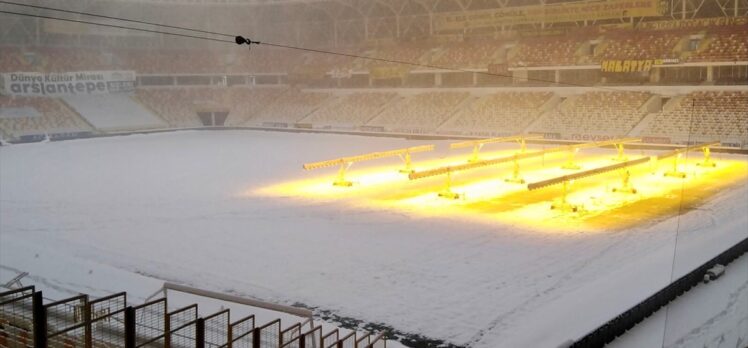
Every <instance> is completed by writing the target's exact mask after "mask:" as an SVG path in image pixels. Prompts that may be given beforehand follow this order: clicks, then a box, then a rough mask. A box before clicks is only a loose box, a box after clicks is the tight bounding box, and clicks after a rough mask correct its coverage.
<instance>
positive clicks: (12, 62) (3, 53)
mask: <svg viewBox="0 0 748 348" xmlns="http://www.w3.org/2000/svg"><path fill="white" fill-rule="evenodd" d="M30 68H31V64H29V62H28V61H27V60H26V59H24V57H23V55H22V52H21V50H20V49H19V48H17V47H0V71H2V72H13V71H24V70H28V69H30Z"/></svg>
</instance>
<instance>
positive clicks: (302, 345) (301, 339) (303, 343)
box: [229, 333, 306, 348]
mask: <svg viewBox="0 0 748 348" xmlns="http://www.w3.org/2000/svg"><path fill="white" fill-rule="evenodd" d="M229 348H231V347H229ZM299 348H306V336H304V334H303V333H302V334H301V337H299Z"/></svg>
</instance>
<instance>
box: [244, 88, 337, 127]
mask: <svg viewBox="0 0 748 348" xmlns="http://www.w3.org/2000/svg"><path fill="white" fill-rule="evenodd" d="M330 97H331V94H330V93H321V92H301V91H299V90H297V89H287V90H285V91H284V92H283V93H282V94H281V95H280V96H278V98H277V99H276V100H275V101H274V102H273V103H272V104H270V105H268V106H267V107H265V108H263V109H262V110H260V111H259V112H258V113H257V114H256V115H253V116H252V117H251V118H249V120H248V124H261V123H263V122H287V123H295V122H298V121H299V120H301V119H303V118H304V117H306V116H307V115H309V114H310V113H312V112H314V111H315V110H316V109H317V108H319V107H320V106H321V104H322V103H323V102H325V101H326V100H328V99H329V98H330Z"/></svg>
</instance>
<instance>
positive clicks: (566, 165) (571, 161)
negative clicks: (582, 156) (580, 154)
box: [561, 149, 581, 170]
mask: <svg viewBox="0 0 748 348" xmlns="http://www.w3.org/2000/svg"><path fill="white" fill-rule="evenodd" d="M577 151H579V149H572V150H571V151H569V158H568V159H567V160H566V163H564V165H563V166H561V168H563V169H571V170H577V169H580V168H581V167H580V166H579V165H578V164H576V163H575V162H574V157H576V155H577Z"/></svg>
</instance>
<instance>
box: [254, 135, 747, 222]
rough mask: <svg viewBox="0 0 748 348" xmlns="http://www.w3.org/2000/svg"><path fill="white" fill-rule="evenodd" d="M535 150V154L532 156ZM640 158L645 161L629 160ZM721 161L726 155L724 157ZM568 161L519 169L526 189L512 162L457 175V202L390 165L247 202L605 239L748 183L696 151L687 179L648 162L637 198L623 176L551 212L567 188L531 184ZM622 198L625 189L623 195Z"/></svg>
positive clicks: (740, 168)
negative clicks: (301, 203) (306, 204)
mask: <svg viewBox="0 0 748 348" xmlns="http://www.w3.org/2000/svg"><path fill="white" fill-rule="evenodd" d="M528 151H532V150H528ZM515 152H516V150H515V149H512V150H506V151H493V152H488V151H487V152H486V153H481V157H483V158H491V157H500V156H508V155H512V154H514V153H515ZM627 156H628V157H629V159H636V158H640V157H642V156H644V154H643V153H642V154H635V153H634V152H633V151H632V152H631V153H629V154H627ZM720 157H722V156H720ZM467 158H469V153H467V152H466V153H465V154H460V155H451V156H449V157H448V158H439V159H430V160H425V161H415V162H414V167H415V169H416V170H419V169H420V170H423V169H430V168H437V167H440V166H446V165H454V164H461V163H465V161H466V160H467ZM567 158H568V156H567V154H565V153H554V154H549V155H547V156H545V157H538V158H534V159H529V160H524V161H521V162H520V177H521V178H522V179H524V180H525V183H524V184H519V183H513V182H507V181H505V179H508V178H510V177H512V176H513V175H512V173H513V164H512V163H511V162H509V163H504V164H500V165H496V166H490V167H486V168H481V169H475V170H469V171H464V172H455V173H452V175H451V184H450V187H449V190H450V191H451V192H454V193H457V194H459V198H457V199H448V198H444V197H439V195H438V194H439V193H440V192H443V191H445V190H446V187H447V176H446V175H440V176H434V177H429V178H424V179H420V180H408V177H407V174H403V173H399V172H398V170H399V169H401V168H402V165H401V163H397V162H396V161H389V162H388V163H387V164H386V165H379V166H360V167H359V168H356V166H355V165H354V166H352V167H351V168H350V170H349V171H348V173H347V174H346V178H347V179H348V180H350V181H352V182H353V183H354V184H353V186H351V187H338V186H333V185H332V182H333V180H334V178H335V171H334V169H331V170H328V171H326V172H323V173H321V174H317V173H315V174H317V175H315V176H312V177H309V175H306V174H310V173H308V172H307V173H302V171H301V170H300V171H299V172H300V173H302V174H300V175H299V176H303V177H309V178H306V179H300V180H292V181H288V182H282V183H279V184H276V185H271V186H268V187H263V188H260V189H256V190H251V191H249V192H247V195H252V196H254V195H260V196H270V197H286V198H291V199H298V200H340V201H341V203H342V204H344V205H346V206H348V207H352V209H355V207H364V208H377V209H382V210H396V211H402V212H405V213H407V214H411V215H414V216H418V217H425V218H449V219H459V220H465V221H469V222H478V223H490V224H496V223H499V224H505V225H516V226H522V227H527V228H529V229H532V230H539V231H545V232H553V233H574V232H578V231H587V232H590V231H591V232H595V231H599V232H604V231H611V230H619V229H623V228H629V227H632V226H635V225H639V224H651V223H654V222H657V221H661V220H662V219H664V218H667V217H670V216H674V215H676V214H677V213H678V210H679V208H680V207H681V192H683V193H684V194H683V209H684V211H687V210H688V209H692V208H695V207H697V206H699V205H701V204H703V203H704V202H706V201H707V200H708V199H709V198H710V197H712V196H714V195H715V194H717V193H719V192H722V191H724V190H725V189H728V188H730V187H733V186H735V185H739V184H745V182H746V180H747V179H748V162H746V161H745V160H739V159H734V158H733V159H722V158H715V162H716V163H717V166H716V167H702V166H698V165H697V163H699V162H701V161H703V156H702V154H701V152H700V151H699V152H692V153H690V154H689V155H688V156H683V157H681V158H680V159H679V165H678V167H679V170H681V171H683V172H685V174H686V178H685V179H681V178H677V177H669V176H665V175H664V173H666V172H669V171H672V170H673V160H674V158H669V159H664V160H662V161H660V162H659V163H656V162H649V163H645V164H642V165H639V166H636V167H631V168H629V171H630V174H631V175H630V179H629V182H630V187H632V188H634V189H635V190H636V193H629V192H613V189H614V188H619V187H621V186H623V182H624V181H623V172H621V171H618V170H616V171H612V172H609V173H605V174H600V175H597V176H593V177H588V178H583V179H579V180H576V181H574V182H572V183H570V185H569V186H568V191H567V196H566V200H567V202H568V203H569V204H573V205H575V206H577V207H578V211H577V212H567V211H562V210H558V209H556V210H552V209H551V205H552V204H553V203H554V202H558V201H559V200H560V199H561V198H562V196H563V185H560V184H559V185H554V186H550V187H546V188H543V189H538V190H535V191H529V190H528V189H527V183H532V182H536V181H541V180H546V179H551V178H555V177H559V176H563V175H567V174H571V173H574V172H575V171H574V170H568V169H562V168H561V166H562V165H563V164H564V163H565V162H566V161H567ZM577 158H578V159H577V164H578V165H580V166H581V168H582V169H580V170H587V169H594V168H598V167H604V166H608V165H611V164H615V163H616V162H615V161H613V158H615V153H614V152H613V151H605V153H602V154H600V153H599V151H598V154H596V155H589V154H583V153H580V154H578V155H577ZM619 191H620V190H619Z"/></svg>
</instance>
